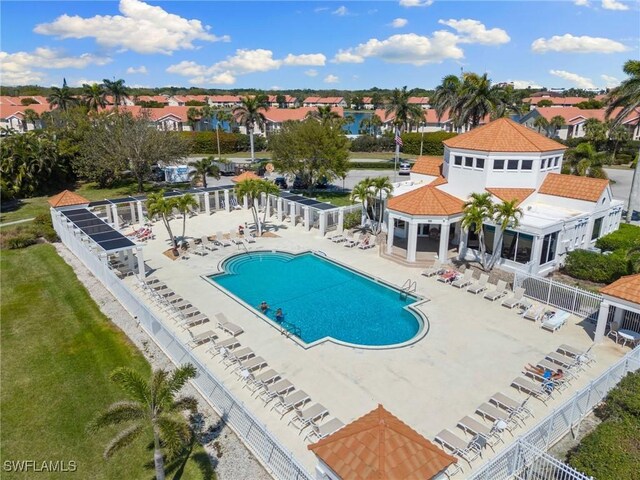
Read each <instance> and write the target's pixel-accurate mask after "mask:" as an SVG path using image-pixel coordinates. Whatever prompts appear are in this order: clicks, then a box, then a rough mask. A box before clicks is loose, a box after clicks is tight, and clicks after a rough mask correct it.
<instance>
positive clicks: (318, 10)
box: [313, 7, 329, 13]
mask: <svg viewBox="0 0 640 480" xmlns="http://www.w3.org/2000/svg"><path fill="white" fill-rule="evenodd" d="M327 10H329V7H318V8H314V9H313V11H314V12H315V13H320V12H326V11H327Z"/></svg>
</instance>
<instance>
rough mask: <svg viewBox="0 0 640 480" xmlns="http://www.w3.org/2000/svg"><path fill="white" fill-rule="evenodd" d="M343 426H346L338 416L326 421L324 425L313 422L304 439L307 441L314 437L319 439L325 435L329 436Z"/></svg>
mask: <svg viewBox="0 0 640 480" xmlns="http://www.w3.org/2000/svg"><path fill="white" fill-rule="evenodd" d="M342 427H344V423H342V422H341V421H340V420H338V419H337V418H332V419H331V420H328V421H326V422H324V423H323V424H322V425H317V424H315V423H312V424H311V431H310V432H309V433H307V435H306V436H305V437H304V441H305V442H306V441H307V440H308V439H310V438H312V437H314V438H315V439H317V440H322V439H323V438H324V437H328V436H329V435H331V434H332V433H334V432H337V431H338V430H340V429H341V428H342Z"/></svg>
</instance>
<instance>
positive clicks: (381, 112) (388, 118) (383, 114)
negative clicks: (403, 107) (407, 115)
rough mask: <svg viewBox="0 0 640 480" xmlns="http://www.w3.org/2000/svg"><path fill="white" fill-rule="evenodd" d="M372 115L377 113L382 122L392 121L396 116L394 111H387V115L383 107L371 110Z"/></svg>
mask: <svg viewBox="0 0 640 480" xmlns="http://www.w3.org/2000/svg"><path fill="white" fill-rule="evenodd" d="M373 114H374V115H377V116H378V117H379V118H380V120H382V123H387V122H391V121H393V119H394V118H396V116H395V114H394V113H389V115H387V112H386V111H385V109H384V108H376V109H375V110H374V111H373Z"/></svg>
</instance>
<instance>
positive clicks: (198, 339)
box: [187, 330, 218, 348]
mask: <svg viewBox="0 0 640 480" xmlns="http://www.w3.org/2000/svg"><path fill="white" fill-rule="evenodd" d="M189 334H190V335H191V340H189V342H188V343H187V345H188V346H190V347H191V348H195V347H197V346H199V345H202V344H204V343H207V342H210V341H211V340H213V339H214V338H217V337H218V334H217V333H216V332H214V331H213V330H207V331H205V332H201V333H198V334H195V335H194V334H193V333H192V332H191V330H189Z"/></svg>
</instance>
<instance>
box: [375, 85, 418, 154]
mask: <svg viewBox="0 0 640 480" xmlns="http://www.w3.org/2000/svg"><path fill="white" fill-rule="evenodd" d="M410 96H411V95H410V92H408V91H407V87H406V86H405V87H402V90H400V89H398V88H394V89H393V92H391V97H389V100H388V102H387V105H386V106H385V109H384V113H385V115H386V116H387V117H389V116H391V115H393V116H394V121H393V123H394V125H395V127H396V136H400V135H401V134H402V132H403V131H404V130H405V129H407V128H409V125H410V124H411V123H412V122H420V121H422V119H423V118H424V111H423V110H422V107H421V106H420V105H418V104H417V103H409V98H410ZM400 143H401V142H398V141H396V159H398V158H400Z"/></svg>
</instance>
